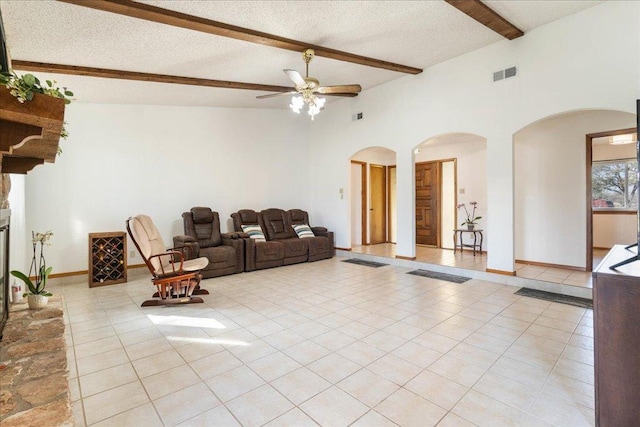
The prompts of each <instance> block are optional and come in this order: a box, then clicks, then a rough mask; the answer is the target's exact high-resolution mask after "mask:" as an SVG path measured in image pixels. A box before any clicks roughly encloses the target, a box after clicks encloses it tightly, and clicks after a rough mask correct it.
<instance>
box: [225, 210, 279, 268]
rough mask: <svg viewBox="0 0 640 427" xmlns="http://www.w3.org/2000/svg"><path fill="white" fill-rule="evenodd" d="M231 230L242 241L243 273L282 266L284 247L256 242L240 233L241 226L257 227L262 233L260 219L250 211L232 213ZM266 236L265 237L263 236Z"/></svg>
mask: <svg viewBox="0 0 640 427" xmlns="http://www.w3.org/2000/svg"><path fill="white" fill-rule="evenodd" d="M231 218H233V228H234V229H235V230H236V231H237V232H239V233H240V234H239V235H240V236H243V237H244V239H242V240H243V241H244V249H245V252H244V271H254V270H261V269H263V268H271V267H279V266H281V265H284V245H283V244H282V243H280V242H267V241H256V239H251V238H249V236H248V235H247V234H246V233H244V232H243V231H242V226H243V225H259V226H260V227H261V228H262V232H263V233H264V226H263V225H262V217H261V216H260V215H259V214H258V213H257V212H256V211H253V210H251V209H241V210H239V211H238V212H235V213H232V214H231ZM265 236H266V235H265Z"/></svg>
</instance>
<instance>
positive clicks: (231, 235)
mask: <svg viewBox="0 0 640 427" xmlns="http://www.w3.org/2000/svg"><path fill="white" fill-rule="evenodd" d="M240 234H243V233H238V232H236V231H232V232H231V233H222V234H221V236H222V240H224V239H232V240H238V239H242V236H240Z"/></svg>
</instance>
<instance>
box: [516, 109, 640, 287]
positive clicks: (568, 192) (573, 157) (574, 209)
mask: <svg viewBox="0 0 640 427" xmlns="http://www.w3.org/2000/svg"><path fill="white" fill-rule="evenodd" d="M634 127H635V116H634V115H633V114H630V113H626V112H620V111H608V110H584V111H571V112H565V113H561V114H555V115H553V116H550V117H546V118H543V119H541V120H537V121H536V122H534V123H531V124H530V125H528V126H526V127H524V128H522V129H521V130H519V131H518V132H516V133H515V134H514V137H513V141H514V142H513V143H514V176H515V182H514V193H515V194H514V226H515V231H514V237H515V260H516V263H518V264H520V265H524V266H525V267H523V268H518V275H522V276H523V277H528V276H527V275H528V274H529V273H533V272H534V270H535V269H536V268H537V269H538V270H540V269H542V268H547V269H549V268H551V269H556V270H547V272H545V273H543V274H548V277H546V278H545V279H546V280H551V281H556V282H558V281H559V282H562V283H565V282H566V283H568V284H573V285H576V286H585V285H586V284H587V283H586V282H588V280H589V277H590V275H589V274H588V273H584V272H585V271H586V272H588V271H591V269H592V268H593V261H592V259H593V254H594V252H593V251H594V249H595V250H596V251H597V250H599V249H603V250H606V247H605V246H608V245H610V244H611V241H609V242H608V243H606V242H605V240H606V239H601V238H600V237H601V236H608V237H612V236H614V235H615V236H616V237H615V238H614V240H619V241H618V243H625V242H627V241H629V243H632V242H634V241H635V239H636V235H635V233H636V230H637V228H636V227H637V216H636V212H635V211H632V210H627V211H626V212H623V211H624V210H618V211H617V212H616V213H615V214H613V209H607V208H606V207H605V208H603V209H600V208H597V209H594V208H592V191H593V188H592V185H591V170H592V165H593V162H594V161H596V162H597V161H608V160H613V159H614V158H617V160H621V158H623V157H624V158H629V157H634V154H633V149H631V150H626V151H625V149H624V147H612V146H610V145H609V144H608V142H609V141H608V140H606V141H596V145H598V146H597V147H596V145H594V143H593V142H594V140H595V139H594V138H596V137H601V138H605V139H606V137H607V135H608V132H611V131H615V130H620V129H629V128H634ZM585 141H586V142H585ZM601 142H602V144H600V143H601ZM627 148H628V147H627ZM614 151H615V152H614ZM623 151H624V153H623ZM625 153H626V154H625ZM622 160H624V159H622ZM605 203H606V200H605ZM625 230H626V231H625ZM594 237H595V239H594ZM609 240H611V239H609ZM598 242H601V243H598ZM601 247H602V248H601ZM527 269H528V270H530V271H525V270H527ZM558 269H564V270H566V272H562V271H560V270H558ZM571 270H582V272H581V274H579V273H580V272H576V273H575V274H574V273H571ZM553 274H556V275H557V276H559V275H561V274H564V275H565V276H566V277H553ZM532 278H539V276H535V277H533V276H532ZM569 282H571V283H569ZM574 282H575V283H574ZM589 286H590V285H589Z"/></svg>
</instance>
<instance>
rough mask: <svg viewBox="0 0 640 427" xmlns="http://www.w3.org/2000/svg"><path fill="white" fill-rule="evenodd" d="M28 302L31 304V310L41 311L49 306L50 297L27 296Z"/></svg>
mask: <svg viewBox="0 0 640 427" xmlns="http://www.w3.org/2000/svg"><path fill="white" fill-rule="evenodd" d="M27 302H28V303H29V308H30V309H31V310H40V309H41V308H44V307H45V306H46V305H47V302H49V297H46V296H44V295H27Z"/></svg>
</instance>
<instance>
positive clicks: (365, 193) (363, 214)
mask: <svg viewBox="0 0 640 427" xmlns="http://www.w3.org/2000/svg"><path fill="white" fill-rule="evenodd" d="M351 164H355V165H360V171H361V172H360V188H361V191H360V199H361V200H360V228H361V230H360V231H361V234H362V236H361V238H360V241H361V242H362V246H366V245H368V244H369V242H368V241H367V200H369V188H368V186H367V162H361V161H359V160H351Z"/></svg>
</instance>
